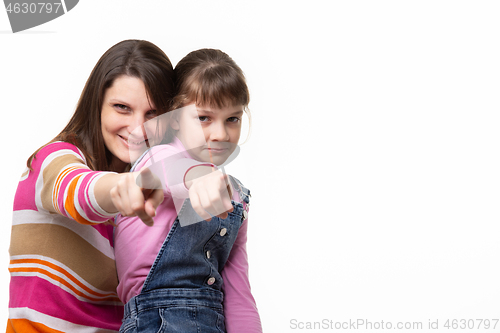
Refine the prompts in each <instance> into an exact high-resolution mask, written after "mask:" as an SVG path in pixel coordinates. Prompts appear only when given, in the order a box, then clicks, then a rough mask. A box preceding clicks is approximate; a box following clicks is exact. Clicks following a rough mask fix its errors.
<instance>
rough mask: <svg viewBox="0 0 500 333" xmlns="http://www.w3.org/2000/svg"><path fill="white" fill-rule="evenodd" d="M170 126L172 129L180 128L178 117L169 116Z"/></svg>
mask: <svg viewBox="0 0 500 333" xmlns="http://www.w3.org/2000/svg"><path fill="white" fill-rule="evenodd" d="M170 127H172V129H173V130H175V131H178V130H179V128H180V125H179V117H172V118H170Z"/></svg>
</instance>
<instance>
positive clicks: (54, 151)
mask: <svg viewBox="0 0 500 333" xmlns="http://www.w3.org/2000/svg"><path fill="white" fill-rule="evenodd" d="M32 168H33V170H32V171H30V172H34V173H36V174H37V177H36V184H35V204H36V206H37V209H39V210H40V209H41V210H46V211H49V212H50V213H57V214H60V215H63V216H65V217H68V218H71V219H73V220H75V221H77V222H79V223H82V224H97V223H101V222H105V221H107V220H109V219H110V218H113V216H114V215H115V214H114V213H108V212H106V211H104V210H103V209H102V208H101V207H100V206H99V205H98V203H97V201H96V199H95V196H94V186H95V183H96V182H97V180H98V179H99V178H100V177H102V176H104V175H105V174H108V173H109V172H98V171H92V170H90V168H89V167H88V166H87V164H86V162H85V157H84V155H83V154H82V152H81V151H80V150H79V149H78V148H77V147H76V146H74V145H72V144H70V143H66V142H55V143H51V144H49V145H47V146H45V147H43V148H42V149H41V150H40V151H39V152H38V153H37V154H36V158H35V159H34V160H33V162H32Z"/></svg>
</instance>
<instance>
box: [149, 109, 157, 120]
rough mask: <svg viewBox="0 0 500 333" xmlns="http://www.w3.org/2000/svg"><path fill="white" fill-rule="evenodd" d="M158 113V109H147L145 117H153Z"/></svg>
mask: <svg viewBox="0 0 500 333" xmlns="http://www.w3.org/2000/svg"><path fill="white" fill-rule="evenodd" d="M157 115H158V111H156V110H149V111H148V113H147V114H146V117H148V118H154V117H156V116H157Z"/></svg>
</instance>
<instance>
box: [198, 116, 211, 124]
mask: <svg viewBox="0 0 500 333" xmlns="http://www.w3.org/2000/svg"><path fill="white" fill-rule="evenodd" d="M198 119H199V120H200V121H201V122H202V123H205V122H207V121H209V120H210V118H208V117H207V116H199V117H198Z"/></svg>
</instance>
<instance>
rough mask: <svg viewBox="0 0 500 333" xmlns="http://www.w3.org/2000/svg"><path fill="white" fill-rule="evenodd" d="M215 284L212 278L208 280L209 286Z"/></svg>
mask: <svg viewBox="0 0 500 333" xmlns="http://www.w3.org/2000/svg"><path fill="white" fill-rule="evenodd" d="M214 283H215V278H214V277H213V276H212V277H211V278H210V279H208V280H207V284H208V285H209V286H211V285H213V284H214Z"/></svg>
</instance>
